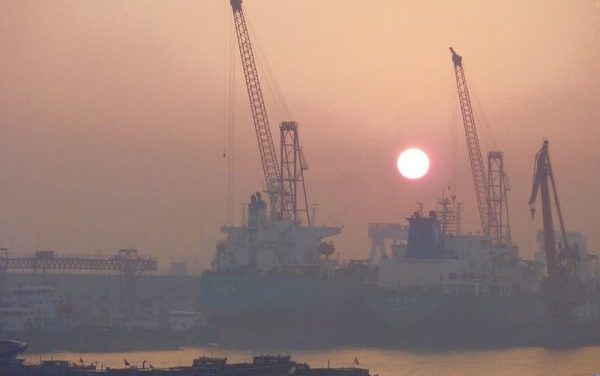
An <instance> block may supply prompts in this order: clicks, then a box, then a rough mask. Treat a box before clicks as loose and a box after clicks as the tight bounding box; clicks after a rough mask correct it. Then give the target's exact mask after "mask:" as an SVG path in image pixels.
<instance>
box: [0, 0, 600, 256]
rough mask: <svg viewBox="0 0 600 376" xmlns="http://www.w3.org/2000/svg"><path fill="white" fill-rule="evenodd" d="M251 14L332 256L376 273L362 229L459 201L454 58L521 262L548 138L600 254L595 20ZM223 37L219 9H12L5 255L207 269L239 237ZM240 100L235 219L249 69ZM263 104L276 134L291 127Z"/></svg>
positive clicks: (247, 150) (275, 9) (245, 168)
mask: <svg viewBox="0 0 600 376" xmlns="http://www.w3.org/2000/svg"><path fill="white" fill-rule="evenodd" d="M244 6H245V9H246V14H247V18H248V20H249V21H250V22H251V24H252V26H253V31H254V36H255V39H258V40H259V42H260V45H261V47H262V50H263V52H264V54H265V55H268V59H269V62H270V66H271V67H272V70H273V73H274V74H275V76H276V77H277V82H278V83H279V86H280V87H281V89H282V92H283V93H284V96H285V99H286V101H287V103H288V107H289V109H290V112H291V116H293V118H294V119H295V120H297V121H298V122H299V123H300V132H301V140H302V143H303V146H304V149H305V153H306V156H307V158H308V161H309V165H310V171H309V173H308V175H307V181H308V184H309V198H310V200H311V202H313V203H316V204H318V206H319V210H318V214H317V216H318V221H319V223H321V224H343V225H344V226H345V227H344V234H343V235H342V236H341V237H339V238H338V239H337V240H336V243H337V248H338V250H339V251H340V252H341V253H342V255H343V256H345V257H347V258H350V257H353V258H358V257H366V254H367V252H368V246H369V243H368V238H367V234H366V229H367V222H369V221H381V222H385V221H389V222H402V221H403V219H404V218H405V217H406V216H407V215H408V214H409V213H410V212H411V211H412V210H414V208H415V206H416V204H415V203H416V202H417V201H421V202H424V204H425V206H426V207H431V206H433V204H434V202H435V198H436V197H437V196H439V194H440V192H441V190H442V187H443V186H445V185H447V184H448V182H449V180H450V176H451V162H450V155H451V153H450V147H451V140H452V137H451V134H452V113H453V101H454V100H455V94H454V93H455V91H456V89H455V86H454V85H455V83H454V76H453V68H452V63H451V61H450V54H449V52H448V46H450V45H452V46H454V47H455V48H456V50H457V51H458V52H459V53H460V54H462V55H463V56H464V63H465V68H466V70H467V73H468V78H469V79H470V82H469V84H470V85H471V87H470V89H471V93H472V95H473V96H474V99H475V102H477V103H478V105H477V110H479V111H483V113H484V115H485V119H486V120H487V121H486V124H485V126H484V125H481V126H480V138H481V141H482V145H483V147H484V152H485V151H486V150H488V148H490V147H499V148H501V149H502V150H504V151H505V153H506V169H507V172H508V174H509V178H510V181H511V185H512V188H513V190H512V192H511V203H510V209H511V220H512V222H513V232H514V234H515V237H516V240H517V241H518V242H519V244H520V246H521V248H522V249H524V253H525V254H527V253H529V251H528V250H526V249H528V248H531V247H532V246H533V234H534V232H535V229H536V228H537V227H539V226H540V222H539V221H538V222H536V223H535V224H533V223H531V221H530V220H529V209H528V206H527V199H528V195H529V190H530V184H531V183H530V180H531V175H532V165H533V155H534V154H535V152H536V151H537V149H538V148H539V147H540V146H541V142H542V139H543V137H548V138H549V139H550V141H551V155H552V158H553V165H554V169H555V172H556V175H557V180H558V185H559V190H560V195H561V200H562V204H563V206H564V215H565V217H566V218H565V219H566V221H567V227H569V228H570V229H579V230H581V231H583V232H586V233H588V235H589V237H590V240H591V245H592V246H593V247H595V248H599V249H600V235H598V232H597V227H598V222H599V221H598V219H597V215H598V214H597V213H600V202H599V201H598V200H597V193H596V191H597V187H596V185H597V184H599V183H600V165H599V164H597V163H596V160H597V159H598V158H600V150H599V148H598V146H599V145H600V143H599V142H598V139H599V136H600V130H599V129H600V105H599V99H598V98H600V1H598V0H589V1H588V0H582V1H527V2H523V1H486V2H482V1H462V2H455V1H448V2H438V1H431V2H414V1H411V2H409V1H406V2H404V1H396V0H387V1H383V0H381V1H377V2H368V1H356V0H330V1H322V0H303V1H295V2H292V1H275V0H246V1H244ZM230 27H231V10H230V7H229V3H228V1H226V0H202V1H189V0H187V1H183V0H181V1H173V0H170V1H152V2H149V1H144V0H138V1H127V2H123V1H106V0H90V1H59V0H55V1H51V2H44V1H24V0H18V1H17V0H15V1H4V2H2V3H0V48H1V51H2V59H0V71H1V72H2V80H0V182H1V183H0V211H1V212H2V213H3V215H2V216H0V243H1V244H4V245H6V246H8V247H10V249H11V250H14V251H20V252H21V251H22V252H29V251H32V250H35V249H37V248H38V246H39V247H41V248H42V249H56V250H58V251H63V252H76V253H88V252H94V251H95V250H98V249H102V250H104V251H105V252H113V251H114V250H116V249H118V248H122V247H133V248H138V249H140V250H141V251H143V252H146V253H151V254H153V255H156V256H158V257H159V258H160V260H161V261H162V262H163V264H164V263H166V262H168V261H170V260H179V259H189V260H194V263H196V264H197V265H196V267H200V266H203V265H207V264H208V263H209V261H210V259H211V257H212V253H213V248H214V247H213V245H214V243H215V241H216V240H217V239H218V238H220V234H219V231H218V228H219V226H220V225H221V224H222V223H223V222H224V221H225V218H226V205H225V204H226V195H225V192H226V189H225V186H226V176H227V175H226V165H227V164H226V161H225V160H224V159H223V157H222V151H223V148H224V147H225V146H226V144H227V142H226V140H227V131H226V126H225V118H226V113H227V105H226V100H225V99H226V97H227V92H226V89H227V80H226V72H227V62H228V58H227V52H228V42H229V36H230ZM236 61H237V56H236ZM235 84H236V85H235V86H236V106H235V109H236V119H237V122H236V151H235V166H236V167H235V168H236V175H235V176H236V188H235V198H234V202H235V203H236V205H237V207H238V208H241V205H242V204H243V203H244V202H245V201H246V199H247V196H249V194H250V193H252V192H253V191H255V190H256V189H257V188H259V187H261V186H262V181H263V178H262V175H261V169H260V166H259V159H258V151H257V147H256V143H255V138H254V134H253V128H252V125H251V118H250V113H249V107H248V101H247V98H246V93H245V88H244V86H243V81H242V73H241V68H240V67H239V64H237V65H236V82H235ZM267 99H268V103H267V104H268V109H269V112H270V117H271V123H272V126H273V127H275V126H276V125H277V123H278V121H280V120H283V119H284V116H286V117H287V116H289V115H287V114H284V113H281V112H278V111H277V108H276V107H275V106H274V105H273V103H272V99H271V98H270V97H268V96H267ZM480 114H481V112H480ZM458 120H459V121H460V118H458ZM457 126H458V127H459V128H458V130H457V131H458V133H457V134H458V136H459V137H458V146H459V158H458V161H459V166H458V171H457V173H458V177H459V182H458V194H459V199H460V200H461V201H464V202H465V217H466V218H465V226H467V227H469V228H471V229H476V227H477V223H478V222H477V217H476V215H475V202H474V199H473V188H472V186H473V184H472V180H471V175H470V170H469V165H468V158H467V152H466V148H465V145H464V140H463V137H462V136H463V133H462V132H463V131H462V125H461V123H460V122H459V123H458V124H457ZM274 130H275V129H274ZM407 146H421V147H423V148H424V149H425V150H427V151H428V152H429V153H430V156H431V157H432V171H431V173H430V174H429V175H428V177H427V178H425V179H422V180H420V181H417V182H409V181H407V180H404V179H402V178H400V177H399V176H398V174H397V172H396V170H395V158H396V156H397V154H398V152H399V151H400V150H401V149H402V148H404V147H407ZM240 213H241V210H238V209H237V208H236V216H237V217H239V216H240Z"/></svg>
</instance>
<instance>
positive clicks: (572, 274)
mask: <svg viewBox="0 0 600 376" xmlns="http://www.w3.org/2000/svg"><path fill="white" fill-rule="evenodd" d="M549 183H550V184H549ZM550 189H552V196H550ZM538 193H540V196H541V201H542V217H543V218H542V219H543V223H544V252H545V255H546V268H547V272H548V277H547V279H546V280H545V281H544V289H545V292H546V295H547V297H548V299H549V303H550V308H551V309H552V314H553V315H554V316H555V318H557V319H560V320H565V319H569V318H570V315H571V308H572V307H573V306H575V305H578V304H581V300H582V286H581V283H580V281H579V280H578V279H577V270H576V264H577V259H578V257H579V256H578V253H577V247H576V246H573V247H572V246H571V245H570V244H569V242H568V239H567V233H566V231H565V225H564V221H563V217H562V212H561V210H560V204H559V201H558V191H557V189H556V183H555V181H554V173H553V172H552V165H551V163H550V154H549V153H548V141H547V140H546V141H544V145H543V146H542V148H541V149H540V150H539V151H538V153H537V154H536V156H535V168H534V173H533V186H532V189H531V196H530V198H529V206H530V208H531V216H532V217H533V216H534V214H535V207H534V205H535V202H536V200H537V196H538ZM552 198H553V199H554V205H555V206H556V211H557V215H558V220H559V223H560V231H561V236H562V241H563V243H562V245H561V246H560V247H557V246H556V237H555V233H554V221H553V218H552V205H551V202H550V200H551V199H552Z"/></svg>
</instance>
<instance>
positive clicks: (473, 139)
mask: <svg viewBox="0 0 600 376" xmlns="http://www.w3.org/2000/svg"><path fill="white" fill-rule="evenodd" d="M450 52H452V62H453V63H454V73H455V75H456V87H457V89H458V98H459V101H460V111H461V113H462V118H463V123H464V126H465V136H466V138H467V149H468V151H469V160H470V161H471V171H472V173H473V182H474V183H475V195H476V196H477V208H478V210H479V220H480V221H481V230H482V231H483V234H484V235H486V236H489V235H490V233H489V227H488V222H489V218H488V214H489V209H488V200H487V193H486V190H487V180H486V175H485V167H484V164H483V157H482V156H481V147H480V146H479V138H478V137H477V128H476V127H475V115H474V113H473V107H472V106H471V98H470V96H469V89H468V88H467V80H466V78H465V71H464V69H463V65H462V56H460V55H459V54H457V53H456V52H455V51H454V49H453V48H452V47H450Z"/></svg>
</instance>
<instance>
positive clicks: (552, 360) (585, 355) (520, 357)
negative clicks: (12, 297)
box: [26, 345, 600, 376]
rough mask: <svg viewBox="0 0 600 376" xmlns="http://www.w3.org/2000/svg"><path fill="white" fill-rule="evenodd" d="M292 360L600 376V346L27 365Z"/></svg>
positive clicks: (413, 369)
mask: <svg viewBox="0 0 600 376" xmlns="http://www.w3.org/2000/svg"><path fill="white" fill-rule="evenodd" d="M277 352H280V353H281V354H291V355H292V358H293V359H294V360H295V361H297V362H306V363H308V364H309V365H311V366H312V367H327V365H328V364H329V366H331V367H340V366H347V367H350V366H354V363H355V359H356V360H358V367H361V368H368V369H369V370H370V371H371V375H375V374H377V375H379V376H447V375H456V376H509V375H510V376H517V375H518V376H542V375H543V376H547V375H558V376H563V375H564V376H579V375H581V376H593V375H596V374H600V346H591V347H583V348H577V349H570V350H550V349H544V348H536V347H530V348H514V349H503V350H489V351H460V352H411V351H406V350H382V349H375V348H338V349H326V350H295V351H289V350H286V349H281V350H280V351H277V350H276V351H267V350H261V351H256V352H253V351H245V350H239V349H228V348H223V347H220V346H216V345H215V346H208V347H197V348H182V349H179V350H168V351H164V350H161V351H140V352H136V351H134V352H119V353H85V354H77V353H60V352H56V353H47V354H36V355H28V356H26V361H27V362H31V363H36V362H38V361H39V360H40V359H54V360H58V359H64V360H71V361H74V362H78V361H79V360H80V357H81V358H82V359H83V360H84V362H85V363H89V362H98V363H99V364H101V365H104V366H111V367H118V368H121V367H123V366H124V359H127V361H128V362H129V363H130V364H133V365H139V366H140V367H141V366H142V362H144V360H146V361H147V363H146V366H148V364H152V365H153V366H154V367H169V366H179V365H182V366H183V365H190V364H191V363H192V360H193V359H194V358H196V357H198V356H200V355H204V356H213V357H227V358H228V362H244V361H245V362H248V361H250V360H251V358H252V356H253V355H258V354H276V353H277Z"/></svg>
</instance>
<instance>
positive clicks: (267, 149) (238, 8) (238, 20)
mask: <svg viewBox="0 0 600 376" xmlns="http://www.w3.org/2000/svg"><path fill="white" fill-rule="evenodd" d="M230 3H231V8H232V10H233V18H234V23H235V31H236V34H237V40H238V45H239V49H240V57H241V60H242V68H243V70H244V78H245V80H246V89H247V90H248V99H249V100H250V109H251V110H252V120H253V122H254V129H255V131H256V139H257V141H258V150H259V152H260V160H261V163H262V169H263V173H264V176H265V184H266V187H267V193H268V195H269V203H270V212H271V215H272V216H279V215H280V214H279V213H278V211H277V209H278V202H279V201H280V199H281V196H282V193H283V192H282V186H281V181H280V175H279V168H280V166H279V163H278V162H277V154H276V152H275V144H274V143H273V137H272V136H271V128H270V126H269V118H268V116H267V109H266V107H265V101H264V99H263V94H262V90H261V87H260V80H259V77H258V69H256V62H255V60H254V53H253V52H252V44H251V42H250V35H249V34H248V27H247V26H246V20H245V18H244V12H243V11H242V0H231V1H230Z"/></svg>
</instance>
